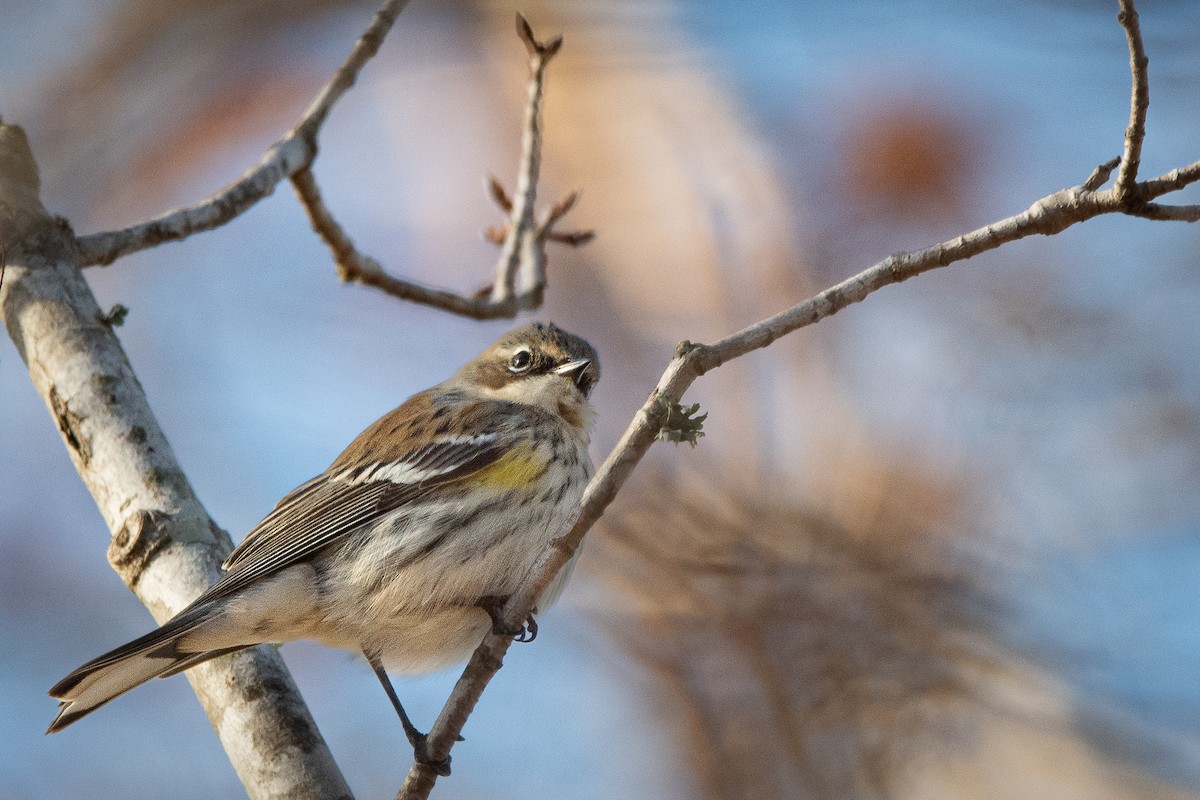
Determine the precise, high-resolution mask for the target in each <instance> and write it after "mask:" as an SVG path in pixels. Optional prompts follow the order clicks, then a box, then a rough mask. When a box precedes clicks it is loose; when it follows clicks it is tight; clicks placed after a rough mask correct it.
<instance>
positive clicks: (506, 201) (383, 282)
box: [291, 16, 592, 319]
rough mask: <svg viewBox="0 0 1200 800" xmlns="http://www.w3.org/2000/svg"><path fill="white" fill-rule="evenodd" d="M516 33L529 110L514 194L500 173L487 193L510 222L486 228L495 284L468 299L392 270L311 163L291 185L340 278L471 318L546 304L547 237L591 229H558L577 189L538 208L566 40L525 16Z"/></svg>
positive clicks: (585, 237) (580, 237) (571, 238)
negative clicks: (546, 127) (344, 215)
mask: <svg viewBox="0 0 1200 800" xmlns="http://www.w3.org/2000/svg"><path fill="white" fill-rule="evenodd" d="M517 33H518V35H519V36H520V37H521V39H522V41H524V42H525V46H526V49H527V50H528V51H529V55H530V83H529V102H528V103H527V105H526V110H525V129H524V134H523V136H522V145H521V163H520V169H519V171H518V179H517V195H516V199H514V198H513V197H510V196H509V194H508V192H507V191H506V190H505V189H504V187H503V185H501V183H500V181H499V180H498V179H497V178H496V177H495V176H489V180H488V193H489V194H490V195H491V197H492V199H493V200H494V201H495V202H496V205H498V206H500V208H501V209H502V210H504V212H505V213H506V214H508V221H507V223H506V224H505V225H504V226H503V227H493V228H489V229H488V230H487V231H486V232H485V234H484V235H485V236H486V237H487V239H488V240H489V241H491V242H493V243H494V244H497V245H500V246H501V248H502V249H501V255H500V259H499V261H498V262H497V264H496V274H495V278H494V280H493V282H492V283H491V284H490V285H489V286H487V287H486V288H484V289H482V290H480V291H479V292H476V293H475V295H474V296H471V297H466V296H463V295H459V294H457V293H455V292H450V291H446V290H442V289H432V288H428V287H425V286H421V285H420V284H417V283H414V282H412V281H407V280H403V279H401V278H396V277H393V276H391V275H388V274H387V273H386V272H384V270H383V267H382V266H380V264H379V262H378V261H376V260H375V259H374V258H371V257H370V256H368V255H365V254H363V253H361V252H359V251H358V249H357V248H355V246H354V242H352V241H351V240H350V237H349V235H347V234H346V232H345V230H344V229H343V228H342V227H341V225H339V224H338V222H337V220H336V219H334V217H333V214H332V213H331V212H330V211H329V208H328V207H327V206H326V205H325V203H324V201H323V200H322V199H321V194H320V191H319V189H318V188H317V183H316V180H315V179H314V177H313V174H312V170H311V168H310V167H307V166H306V167H305V168H303V169H300V170H298V171H296V172H295V173H294V174H293V175H292V176H291V177H292V183H293V185H294V186H295V188H296V193H297V195H298V196H299V197H300V202H301V204H302V205H303V206H304V210H305V212H306V213H307V214H308V218H309V220H310V221H311V222H312V226H313V230H315V231H316V232H317V234H318V235H319V236H320V237H321V238H322V239H323V240H324V241H325V243H326V244H327V245H328V246H329V249H330V250H331V251H332V252H333V258H334V262H335V264H336V265H337V272H338V276H339V277H340V278H341V279H342V280H344V281H352V282H354V283H361V284H363V285H366V286H372V287H374V288H376V289H379V290H381V291H383V292H386V293H387V294H390V295H392V296H393V297H398V298H400V299H402V300H411V301H413V302H416V303H421V304H423V305H428V306H433V307H435V308H440V309H442V310H443V311H449V312H451V313H454V314H459V315H461V316H465V317H471V318H473V319H496V318H500V317H514V316H516V314H517V313H518V312H519V311H521V310H522V309H525V308H536V307H538V306H539V305H541V303H542V296H543V294H544V291H545V286H546V252H545V243H546V241H555V242H561V243H563V244H568V245H571V246H573V247H578V246H580V245H582V244H585V243H586V242H588V241H590V239H591V238H592V235H591V233H590V232H586V231H585V232H577V233H568V234H560V233H556V232H555V231H554V230H553V227H554V225H555V223H556V222H558V221H559V220H560V219H561V218H562V217H563V216H564V215H565V214H566V213H567V211H569V210H570V208H571V206H572V205H573V204H574V202H575V195H570V196H569V197H567V198H565V199H564V200H562V201H560V202H559V203H557V204H556V205H555V206H554V207H553V208H552V209H550V211H549V212H548V213H547V215H546V218H545V219H544V220H541V221H539V220H538V219H537V218H536V216H535V214H534V210H533V209H534V203H535V201H536V195H537V180H538V170H539V165H540V162H541V147H542V134H541V104H542V97H543V94H544V87H545V70H546V65H547V64H548V63H549V61H550V59H551V58H552V57H553V56H554V54H555V53H557V52H558V50H559V48H560V47H561V46H562V37H561V36H559V37H555V38H554V39H552V40H551V41H550V42H548V43H546V44H542V43H541V42H538V41H537V40H536V39H535V38H534V36H533V30H532V29H531V28H530V27H529V23H528V22H526V21H525V18H524V17H520V16H518V22H517Z"/></svg>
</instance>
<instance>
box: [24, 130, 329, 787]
mask: <svg viewBox="0 0 1200 800" xmlns="http://www.w3.org/2000/svg"><path fill="white" fill-rule="evenodd" d="M0 255H3V259H4V263H5V271H4V274H3V285H2V287H0V316H2V317H3V320H4V324H5V326H6V327H7V329H8V332H9V335H10V336H11V337H12V340H13V342H14V343H15V344H16V346H17V350H18V351H19V352H20V354H21V358H22V359H24V361H25V364H26V365H27V366H28V368H29V376H30V378H31V379H32V381H33V385H34V386H35V388H36V389H37V391H38V393H39V394H40V395H41V396H42V399H43V400H44V401H45V403H46V405H47V407H48V408H49V410H50V413H51V415H52V416H53V418H54V420H55V422H56V423H57V425H58V428H59V431H60V432H61V434H62V438H63V441H64V443H65V444H66V445H67V449H68V451H69V452H70V455H71V460H72V462H73V463H74V464H75V468H76V469H77V470H78V471H79V475H80V477H81V478H82V479H83V482H84V484H85V485H86V486H87V488H88V491H90V492H91V493H92V497H93V498H95V501H96V505H97V506H98V507H99V509H100V512H101V514H102V515H103V517H104V521H105V522H106V523H107V524H108V527H109V530H110V531H111V532H112V542H111V544H110V546H109V550H108V555H109V562H110V563H111V564H112V567H113V569H114V570H116V572H117V574H119V575H120V576H121V579H122V580H124V581H125V583H126V585H128V586H129V588H130V589H131V590H133V592H134V593H135V594H137V596H138V598H139V599H140V600H141V601H142V602H143V603H144V604H145V605H146V607H147V608H148V609H150V612H151V613H152V614H153V615H154V617H155V619H157V620H159V621H160V622H162V621H163V620H166V619H168V618H169V617H171V616H172V615H174V614H175V613H176V612H178V611H179V610H180V609H181V608H183V607H184V606H185V605H187V603H188V602H190V601H191V600H192V599H193V598H195V597H196V596H197V595H199V594H200V593H201V592H202V591H204V589H206V588H207V587H208V586H210V585H211V584H212V583H213V582H215V580H216V579H217V577H218V576H219V571H220V564H221V562H222V560H223V559H224V557H225V556H226V555H227V554H228V553H229V551H230V548H231V542H230V539H229V535H228V534H227V533H226V532H225V531H223V530H221V529H220V528H219V527H217V525H216V524H215V523H214V522H213V521H212V519H211V518H209V516H208V514H207V512H206V511H205V510H204V508H203V506H201V504H200V501H199V499H197V497H196V495H195V493H194V491H193V490H192V487H191V485H190V484H189V483H188V480H187V478H186V477H185V476H184V474H183V471H182V470H181V468H180V466H179V464H178V462H177V461H176V460H175V455H174V453H173V452H172V450H171V446H170V444H168V442H167V440H166V437H165V435H164V434H163V432H162V430H161V429H160V428H159V426H158V423H157V421H156V420H155V418H154V415H153V414H152V413H151V411H150V407H149V405H148V403H147V401H146V397H145V394H144V393H143V391H142V387H141V385H140V383H139V382H138V379H137V377H136V376H135V375H134V372H133V368H132V367H131V366H130V364H129V360H128V359H127V358H126V356H125V352H124V350H123V349H122V348H121V344H120V342H119V341H118V339H117V337H116V335H115V334H114V332H113V330H112V328H111V327H110V325H109V324H107V323H106V322H105V321H104V320H103V317H102V314H101V311H100V308H99V306H98V305H97V304H96V299H95V297H94V296H93V294H92V292H91V289H90V288H89V287H88V285H87V282H86V281H85V280H84V279H83V275H82V273H81V272H80V251H79V246H78V243H77V242H76V239H75V236H74V234H73V233H72V231H71V229H70V227H69V226H68V225H67V223H66V222H65V221H64V220H61V219H56V218H53V217H51V216H49V215H48V214H47V213H46V211H45V209H44V208H43V206H42V204H41V201H40V199H39V197H38V176H37V167H36V164H35V163H34V160H33V157H32V154H31V153H30V151H29V146H28V143H27V142H26V139H25V134H24V132H23V131H22V130H21V129H20V128H18V127H16V126H13V125H3V124H0ZM113 644H114V645H117V644H120V642H115V641H114V642H113ZM65 647H67V644H66V643H64V648H65ZM79 655H81V656H84V655H87V656H92V655H95V654H94V653H87V654H82V653H81V654H79ZM80 660H83V659H82V658H81V659H80ZM186 674H187V677H188V680H189V681H191V684H192V687H193V688H194V689H195V691H196V694H197V696H198V697H199V698H200V702H201V704H202V705H203V707H204V711H205V713H206V714H207V715H208V718H209V720H210V721H211V722H212V725H213V728H214V729H215V730H216V732H217V735H218V736H219V737H220V739H221V743H222V745H223V746H224V748H225V751H226V752H227V753H228V754H229V759H230V761H231V762H232V763H233V767H234V769H235V770H236V771H237V774H238V776H239V778H240V779H241V781H242V783H243V785H244V786H245V787H246V791H247V793H248V794H249V795H250V797H252V798H264V799H265V798H314V800H316V798H322V799H327V798H349V797H350V796H351V795H350V790H349V788H348V787H347V785H346V782H345V780H344V778H343V777H342V775H341V773H340V772H339V770H338V768H337V765H336V764H335V763H334V761H333V756H332V754H331V753H330V752H329V748H328V747H327V746H326V744H325V741H324V739H322V737H321V734H320V732H319V731H318V730H317V727H316V724H315V723H314V722H313V720H312V717H311V716H310V715H309V713H308V710H307V709H306V708H305V706H304V703H303V700H302V699H301V698H300V695H299V693H298V691H297V689H296V686H295V684H294V683H293V682H292V679H291V676H290V675H289V674H288V672H287V669H286V667H285V666H284V664H283V661H282V659H281V658H280V657H279V654H278V652H276V651H275V650H274V648H271V647H259V648H255V649H252V650H247V651H243V652H242V653H239V654H235V655H230V656H225V657H223V658H220V659H217V660H214V661H212V662H209V663H208V664H205V665H203V666H200V667H196V668H194V669H192V670H189V671H188V672H187V673H186ZM57 677H59V676H55V675H47V676H46V685H47V687H48V686H49V685H50V684H51V683H52V682H53V680H54V679H55V678H57ZM52 710H53V709H52V706H51V705H50V703H49V702H47V708H46V714H47V719H49V718H50V717H51V716H52ZM85 724H86V723H85Z"/></svg>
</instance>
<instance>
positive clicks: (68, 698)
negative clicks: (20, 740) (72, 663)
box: [46, 604, 248, 733]
mask: <svg viewBox="0 0 1200 800" xmlns="http://www.w3.org/2000/svg"><path fill="white" fill-rule="evenodd" d="M218 614H219V611H218V610H217V609H216V608H215V607H214V606H213V605H211V604H207V605H204V606H199V607H196V608H190V609H187V610H186V611H184V612H183V613H181V614H179V616H177V617H175V618H173V619H171V620H170V621H168V622H167V623H166V624H164V625H163V626H162V627H161V628H159V629H158V630H155V631H151V632H150V633H148V634H146V635H145V636H142V637H140V638H138V639H134V640H133V641H132V642H129V643H128V644H125V645H122V646H121V647H118V648H117V649H115V650H113V651H111V652H108V653H105V654H104V655H102V656H100V657H98V658H94V659H92V660H91V661H89V662H87V663H86V664H84V665H83V666H81V667H79V668H78V669H76V670H75V671H74V672H72V673H71V674H70V675H68V676H67V677H65V678H63V679H62V680H61V681H59V682H58V683H56V684H54V686H53V687H52V688H51V689H50V696H51V697H53V698H56V699H58V700H60V701H61V702H60V703H59V706H58V716H56V717H55V718H54V721H53V722H51V723H50V727H49V728H47V729H46V733H55V732H57V731H61V730H62V729H63V728H65V727H67V726H68V725H70V724H71V723H72V722H75V721H76V720H78V719H80V718H81V717H83V716H86V715H87V714H90V713H91V712H93V711H95V710H96V709H97V708H99V707H100V706H102V705H104V704H105V703H107V702H108V701H109V700H112V699H113V698H115V697H118V696H120V695H122V694H124V693H125V692H127V691H129V690H130V689H132V688H134V687H135V686H139V685H141V684H143V683H145V682H146V681H148V680H150V679H151V678H155V677H164V678H165V677H166V676H168V675H174V674H175V673H177V672H182V671H183V670H185V669H187V668H189V667H194V666H196V665H197V664H200V663H202V662H204V661H207V660H209V659H210V658H215V657H217V656H219V655H222V654H224V653H230V652H233V651H235V650H241V649H242V648H243V647H247V646H248V645H243V644H237V645H234V646H224V647H222V646H220V645H219V644H217V643H215V642H213V641H211V639H212V637H211V636H205V635H204V630H203V629H204V625H205V623H206V622H209V621H210V620H212V619H214V617H215V616H217V615H218ZM205 640H208V641H205ZM214 645H215V646H214Z"/></svg>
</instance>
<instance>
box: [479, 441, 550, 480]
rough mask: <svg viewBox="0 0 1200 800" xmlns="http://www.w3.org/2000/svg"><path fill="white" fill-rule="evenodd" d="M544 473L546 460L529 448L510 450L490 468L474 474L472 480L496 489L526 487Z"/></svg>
mask: <svg viewBox="0 0 1200 800" xmlns="http://www.w3.org/2000/svg"><path fill="white" fill-rule="evenodd" d="M545 471H546V459H545V458H543V457H541V456H539V454H538V452H537V451H536V450H535V449H533V448H531V447H522V448H519V449H514V450H511V451H509V452H507V453H505V454H504V455H502V456H501V457H500V458H499V459H497V460H496V461H495V462H494V463H493V464H491V465H490V466H487V467H484V468H483V469H481V470H479V472H476V473H475V474H474V475H473V476H472V479H473V480H476V481H478V482H479V483H481V484H483V485H485V486H495V487H496V488H498V489H518V488H520V487H522V486H528V485H529V484H531V483H533V482H534V481H536V480H537V479H538V478H540V477H541V476H542V473H544V472H545Z"/></svg>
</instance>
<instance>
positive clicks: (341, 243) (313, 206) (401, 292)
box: [292, 169, 516, 319]
mask: <svg viewBox="0 0 1200 800" xmlns="http://www.w3.org/2000/svg"><path fill="white" fill-rule="evenodd" d="M292 184H293V185H294V186H295V188H296V194H297V195H299V197H300V201H301V204H302V205H303V206H304V210H305V211H306V212H307V213H308V219H309V221H310V222H312V226H313V230H315V231H316V232H317V233H318V234H319V235H320V236H321V238H322V239H324V240H325V243H326V244H327V245H329V249H330V250H331V251H333V258H334V263H335V264H336V265H337V273H338V277H339V278H341V279H342V280H344V281H351V282H354V283H361V284H363V285H364V286H372V287H374V288H376V289H379V290H381V291H383V292H386V293H387V294H390V295H392V296H393V297H399V298H401V299H402V300H412V301H413V302H416V303H421V304H423V305H427V306H433V307H434V308H440V309H443V310H445V311H449V312H451V313H454V314H459V315H462V316H465V317H472V318H474V319H494V318H496V317H511V316H512V315H513V314H514V313H515V311H516V309H515V308H509V307H501V306H497V305H495V304H493V303H491V302H489V301H488V300H487V299H486V298H466V297H462V296H460V295H457V294H455V293H453V292H447V291H443V290H441V289H432V288H429V287H426V286H421V285H420V284H417V283H413V282H411V281H405V280H401V279H399V278H393V277H392V276H391V275H388V274H387V273H386V272H384V271H383V267H381V266H380V265H379V262H378V261H376V260H375V259H373V258H371V257H370V256H367V255H363V254H362V253H360V252H359V251H358V250H357V249H355V247H354V242H352V241H350V237H349V236H347V235H346V232H345V231H344V230H342V227H341V226H340V225H338V223H337V220H335V219H334V218H333V215H332V214H330V213H329V209H328V208H327V207H326V206H325V202H324V201H323V200H322V199H321V193H320V191H319V190H318V189H317V183H316V181H315V180H313V176H312V171H311V170H308V169H304V170H301V171H300V172H297V173H296V174H295V175H293V176H292Z"/></svg>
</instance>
